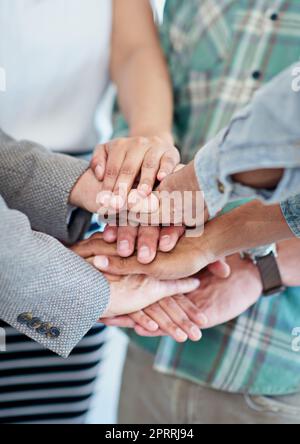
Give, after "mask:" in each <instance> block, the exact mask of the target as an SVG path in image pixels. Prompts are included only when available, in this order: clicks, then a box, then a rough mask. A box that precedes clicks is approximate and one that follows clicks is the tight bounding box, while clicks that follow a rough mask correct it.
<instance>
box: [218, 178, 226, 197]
mask: <svg viewBox="0 0 300 444" xmlns="http://www.w3.org/2000/svg"><path fill="white" fill-rule="evenodd" d="M217 183H218V190H219V192H220V193H221V194H225V185H224V184H223V183H222V182H220V181H219V180H218V182H217Z"/></svg>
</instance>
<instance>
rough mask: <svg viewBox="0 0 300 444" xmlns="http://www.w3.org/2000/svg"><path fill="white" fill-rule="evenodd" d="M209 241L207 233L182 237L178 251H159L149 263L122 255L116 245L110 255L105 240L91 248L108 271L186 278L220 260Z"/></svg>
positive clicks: (100, 266)
mask: <svg viewBox="0 0 300 444" xmlns="http://www.w3.org/2000/svg"><path fill="white" fill-rule="evenodd" d="M208 240H209V236H208V237H207V236H206V235H203V236H201V237H198V238H187V237H182V238H181V239H180V240H179V242H178V244H177V245H176V247H175V249H174V250H172V251H171V252H169V253H161V252H159V253H158V254H157V256H156V259H155V260H154V261H153V262H152V263H150V264H148V265H144V264H141V263H140V262H139V261H138V259H137V257H136V256H132V257H129V258H127V259H125V258H121V257H119V256H118V253H117V250H116V247H115V246H113V245H111V247H112V248H111V250H110V251H109V254H106V253H105V249H103V247H102V245H101V241H99V242H100V244H98V245H97V240H96V242H95V248H93V249H91V253H93V254H91V256H93V257H94V259H93V265H94V266H95V267H96V268H98V269H99V270H100V271H102V272H105V273H109V274H114V275H121V276H126V275H132V274H144V275H146V276H151V277H155V278H156V279H162V280H165V279H182V278H185V277H188V276H192V275H194V274H196V273H198V272H199V271H200V270H202V269H203V268H205V267H206V266H208V265H209V264H212V263H214V262H215V261H216V260H217V258H216V257H215V256H214V255H213V252H212V251H211V248H210V244H209V241H208ZM99 252H100V253H101V254H99Z"/></svg>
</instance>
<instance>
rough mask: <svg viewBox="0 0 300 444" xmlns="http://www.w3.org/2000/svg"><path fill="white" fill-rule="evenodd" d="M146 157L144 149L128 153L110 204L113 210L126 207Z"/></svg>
mask: <svg viewBox="0 0 300 444" xmlns="http://www.w3.org/2000/svg"><path fill="white" fill-rule="evenodd" d="M144 156H145V151H144V150H143V149H140V150H135V151H133V150H131V151H129V152H128V153H127V155H126V157H125V159H124V162H123V165H122V167H121V170H120V174H119V176H118V179H117V181H116V184H115V187H114V196H113V197H112V200H111V203H110V205H111V206H112V207H113V208H115V209H121V208H122V207H121V206H120V205H121V204H123V205H122V206H124V205H125V203H126V200H127V197H128V195H129V193H130V191H131V189H132V187H133V185H134V183H135V180H136V177H137V176H138V174H139V173H140V171H141V166H142V164H143V159H144ZM120 197H121V199H120Z"/></svg>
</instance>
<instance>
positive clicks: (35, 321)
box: [27, 318, 42, 330]
mask: <svg viewBox="0 0 300 444" xmlns="http://www.w3.org/2000/svg"><path fill="white" fill-rule="evenodd" d="M41 324H42V321H41V320H40V318H32V320H31V321H30V322H28V324H27V327H28V328H30V330H37V329H38V328H39V327H40V326H41Z"/></svg>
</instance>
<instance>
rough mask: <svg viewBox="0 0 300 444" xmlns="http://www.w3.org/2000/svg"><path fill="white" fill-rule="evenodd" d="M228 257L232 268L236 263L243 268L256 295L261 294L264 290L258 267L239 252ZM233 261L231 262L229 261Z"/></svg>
mask: <svg viewBox="0 0 300 444" xmlns="http://www.w3.org/2000/svg"><path fill="white" fill-rule="evenodd" d="M231 258H232V259H230V258H229V259H228V265H229V266H230V267H232V269H233V270H234V269H235V267H236V264H237V263H240V265H241V266H242V267H243V270H244V272H245V274H246V276H247V281H249V282H250V280H251V286H252V288H253V289H255V292H256V294H257V295H262V294H263V291H264V287H263V282H262V279H261V275H260V272H259V269H258V267H257V266H256V265H255V264H254V263H253V262H252V261H251V260H250V259H248V258H244V259H242V258H241V256H240V254H235V255H234V256H232V257H231ZM231 261H233V262H231Z"/></svg>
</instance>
